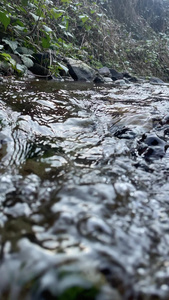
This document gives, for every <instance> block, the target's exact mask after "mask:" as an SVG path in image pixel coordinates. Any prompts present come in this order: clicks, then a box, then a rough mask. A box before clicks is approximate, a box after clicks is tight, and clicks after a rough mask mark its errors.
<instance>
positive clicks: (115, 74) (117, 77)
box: [110, 69, 123, 81]
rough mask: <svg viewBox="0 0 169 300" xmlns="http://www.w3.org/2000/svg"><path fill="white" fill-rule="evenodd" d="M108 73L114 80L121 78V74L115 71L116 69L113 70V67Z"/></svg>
mask: <svg viewBox="0 0 169 300" xmlns="http://www.w3.org/2000/svg"><path fill="white" fill-rule="evenodd" d="M110 73H111V78H112V79H113V80H114V81H115V80H118V79H123V74H122V73H119V72H117V71H116V70H114V69H110Z"/></svg>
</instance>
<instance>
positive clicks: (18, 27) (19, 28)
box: [14, 25, 26, 31]
mask: <svg viewBox="0 0 169 300" xmlns="http://www.w3.org/2000/svg"><path fill="white" fill-rule="evenodd" d="M14 28H15V29H16V30H19V31H23V30H25V29H26V28H25V27H22V26H19V25H16V26H14Z"/></svg>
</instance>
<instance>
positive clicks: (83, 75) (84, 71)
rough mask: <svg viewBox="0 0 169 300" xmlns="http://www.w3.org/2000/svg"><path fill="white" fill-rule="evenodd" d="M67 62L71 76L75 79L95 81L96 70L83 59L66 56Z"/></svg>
mask: <svg viewBox="0 0 169 300" xmlns="http://www.w3.org/2000/svg"><path fill="white" fill-rule="evenodd" d="M64 61H65V62H66V63H67V67H68V69H69V74H70V76H71V77H72V78H73V79H74V80H75V81H90V82H91V81H94V80H95V78H96V75H97V74H96V71H95V70H94V69H92V68H91V67H90V66H88V65H87V64H86V63H84V62H82V61H81V60H76V59H72V58H65V60H64Z"/></svg>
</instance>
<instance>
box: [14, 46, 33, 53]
mask: <svg viewBox="0 0 169 300" xmlns="http://www.w3.org/2000/svg"><path fill="white" fill-rule="evenodd" d="M16 50H17V52H19V54H29V55H31V54H33V51H32V50H31V49H28V48H26V47H18V48H17V49H16Z"/></svg>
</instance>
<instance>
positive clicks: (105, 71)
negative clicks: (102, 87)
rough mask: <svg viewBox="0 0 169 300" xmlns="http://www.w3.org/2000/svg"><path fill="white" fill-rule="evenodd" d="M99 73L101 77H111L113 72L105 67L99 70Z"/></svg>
mask: <svg viewBox="0 0 169 300" xmlns="http://www.w3.org/2000/svg"><path fill="white" fill-rule="evenodd" d="M99 73H100V75H102V76H104V77H111V72H110V70H109V68H108V67H103V68H101V69H99Z"/></svg>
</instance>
